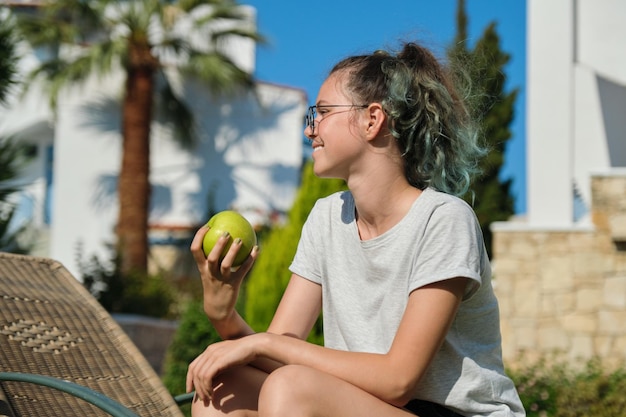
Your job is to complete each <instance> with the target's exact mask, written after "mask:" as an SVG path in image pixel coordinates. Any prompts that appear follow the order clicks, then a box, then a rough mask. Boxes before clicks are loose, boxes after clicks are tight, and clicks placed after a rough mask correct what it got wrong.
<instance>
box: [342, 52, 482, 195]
mask: <svg viewBox="0 0 626 417" xmlns="http://www.w3.org/2000/svg"><path fill="white" fill-rule="evenodd" d="M338 71H342V72H345V73H346V74H347V75H348V80H347V83H346V84H345V88H346V92H347V93H348V94H349V95H350V96H352V97H353V98H354V99H355V103H356V102H358V103H359V104H361V103H373V102H377V103H381V104H382V106H383V109H384V111H385V113H386V114H387V117H388V119H389V122H388V128H389V130H390V131H391V134H392V135H393V136H394V137H395V138H396V141H397V144H398V146H399V148H400V152H401V153H402V158H403V160H404V169H405V175H406V177H407V179H408V181H409V183H410V184H411V185H413V186H414V187H417V188H419V189H422V190H423V189H424V188H426V187H433V188H435V189H437V190H439V191H443V192H446V193H449V194H453V195H458V196H460V195H463V194H465V193H466V192H467V191H468V189H469V187H470V183H471V180H472V178H473V176H474V175H475V174H477V173H478V172H479V171H480V170H479V167H478V161H479V159H480V158H481V157H482V156H483V155H484V154H485V153H486V152H485V150H484V149H483V148H482V147H481V145H480V144H479V140H478V137H479V135H478V129H477V128H476V125H475V123H474V121H473V120H472V117H471V115H470V112H469V109H468V108H467V107H466V104H465V103H464V101H463V99H462V97H461V96H460V95H459V94H458V92H457V90H456V88H455V86H454V84H453V81H452V80H453V76H452V74H450V73H449V72H448V71H447V69H446V68H444V67H443V65H441V64H440V63H439V62H438V60H437V59H436V58H435V57H434V55H433V54H432V53H431V52H430V51H429V50H427V49H426V48H424V47H421V46H419V45H417V44H415V43H407V44H405V45H404V47H403V49H402V50H401V51H400V52H399V53H398V54H397V55H395V56H394V55H391V54H390V53H388V52H385V51H376V52H374V53H373V54H370V55H360V56H353V57H349V58H346V59H344V60H342V61H341V62H339V63H338V64H337V65H335V67H334V68H333V69H332V70H331V72H330V73H331V74H333V73H335V72H338Z"/></svg>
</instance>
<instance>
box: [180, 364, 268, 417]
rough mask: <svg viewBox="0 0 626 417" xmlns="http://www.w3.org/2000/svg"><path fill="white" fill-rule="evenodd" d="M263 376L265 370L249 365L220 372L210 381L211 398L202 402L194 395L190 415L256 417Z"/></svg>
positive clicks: (264, 377)
mask: <svg viewBox="0 0 626 417" xmlns="http://www.w3.org/2000/svg"><path fill="white" fill-rule="evenodd" d="M266 378H267V374H266V373H265V372H263V371H261V370H259V369H256V368H252V367H250V366H244V367H241V368H234V369H231V370H229V371H227V372H224V373H223V374H221V375H219V376H218V377H217V378H216V380H215V381H214V384H215V385H214V387H215V388H214V391H213V400H212V401H210V402H208V401H207V402H206V403H203V402H202V401H200V400H198V399H197V398H194V400H193V403H192V406H191V414H192V415H193V416H194V417H217V416H224V415H228V416H229V417H256V416H257V415H258V412H257V409H258V402H259V391H260V390H261V385H263V381H265V379H266Z"/></svg>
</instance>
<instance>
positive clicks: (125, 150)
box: [116, 47, 155, 274]
mask: <svg viewBox="0 0 626 417" xmlns="http://www.w3.org/2000/svg"><path fill="white" fill-rule="evenodd" d="M154 73H155V67H154V60H153V59H152V56H151V55H150V52H149V49H147V48H134V49H133V48H132V47H131V53H130V64H129V66H128V67H127V79H126V91H125V97H124V102H123V107H122V137H123V147H122V166H121V170H120V177H119V184H118V193H119V196H118V198H119V214H118V223H117V230H116V231H117V238H118V241H117V244H118V250H119V251H120V255H121V272H122V273H123V274H128V273H130V272H139V273H145V272H146V271H147V266H148V211H149V205H150V123H151V120H152V94H153V88H154Z"/></svg>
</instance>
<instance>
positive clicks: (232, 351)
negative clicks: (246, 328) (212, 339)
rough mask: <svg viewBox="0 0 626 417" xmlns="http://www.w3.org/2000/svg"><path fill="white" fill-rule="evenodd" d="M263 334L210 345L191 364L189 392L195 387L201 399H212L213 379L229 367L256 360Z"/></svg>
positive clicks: (188, 371) (187, 385) (188, 372)
mask: <svg viewBox="0 0 626 417" xmlns="http://www.w3.org/2000/svg"><path fill="white" fill-rule="evenodd" d="M261 335H262V333H259V334H255V335H250V336H246V337H242V338H241V339H236V340H226V341H223V342H217V343H213V344H211V345H209V346H208V347H207V348H206V349H205V351H204V352H203V353H201V354H200V356H198V357H197V358H196V359H194V361H193V362H191V364H190V365H189V369H188V370H187V381H186V389H187V392H190V391H192V390H193V389H195V390H196V395H197V396H198V398H199V399H200V400H201V401H204V402H207V401H210V400H211V398H212V397H213V388H214V387H213V379H214V378H215V377H216V376H217V375H219V374H220V373H221V372H223V371H225V370H227V369H230V368H233V367H236V366H241V365H246V364H249V363H250V362H252V361H254V360H255V359H256V358H257V355H258V352H257V349H256V346H257V344H256V341H257V339H258V338H259V337H260V336H261Z"/></svg>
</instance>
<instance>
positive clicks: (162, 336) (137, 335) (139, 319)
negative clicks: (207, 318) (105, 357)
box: [0, 313, 178, 417]
mask: <svg viewBox="0 0 626 417" xmlns="http://www.w3.org/2000/svg"><path fill="white" fill-rule="evenodd" d="M113 319H114V320H115V321H116V322H117V323H118V324H119V325H120V327H121V328H122V329H123V330H124V332H125V333H126V334H127V335H128V337H129V338H130V339H131V340H132V341H133V343H135V345H136V346H137V348H138V349H139V351H140V352H141V353H142V354H143V356H145V358H146V359H147V361H148V363H150V365H152V368H153V369H154V370H155V372H156V373H157V374H158V375H162V374H163V362H164V360H165V354H166V352H167V348H168V347H169V345H170V343H171V342H172V339H173V338H174V333H175V332H176V329H177V328H178V322H176V321H171V320H160V319H155V318H152V317H145V316H137V315H134V314H119V313H118V314H113ZM0 417H1V416H0Z"/></svg>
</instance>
